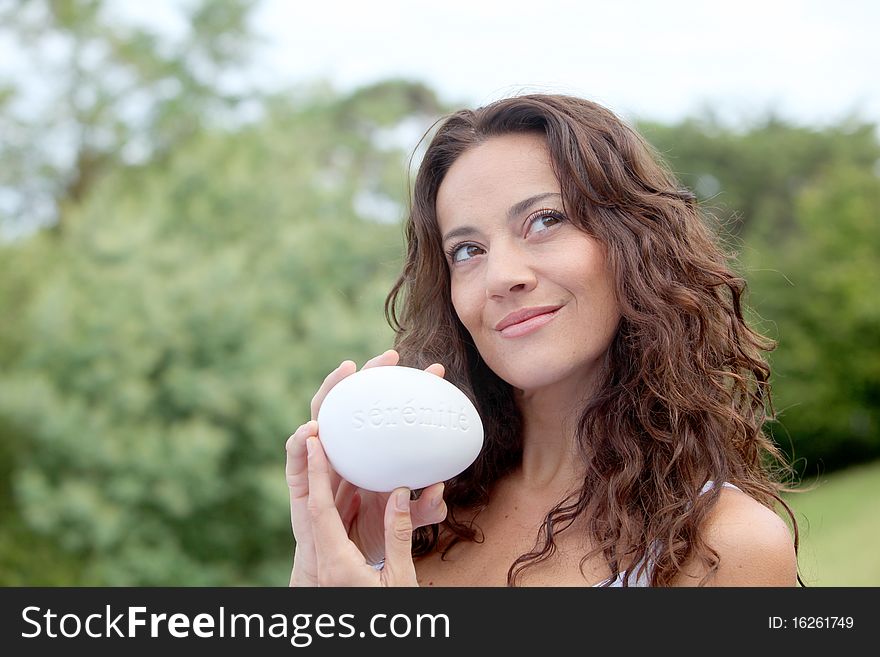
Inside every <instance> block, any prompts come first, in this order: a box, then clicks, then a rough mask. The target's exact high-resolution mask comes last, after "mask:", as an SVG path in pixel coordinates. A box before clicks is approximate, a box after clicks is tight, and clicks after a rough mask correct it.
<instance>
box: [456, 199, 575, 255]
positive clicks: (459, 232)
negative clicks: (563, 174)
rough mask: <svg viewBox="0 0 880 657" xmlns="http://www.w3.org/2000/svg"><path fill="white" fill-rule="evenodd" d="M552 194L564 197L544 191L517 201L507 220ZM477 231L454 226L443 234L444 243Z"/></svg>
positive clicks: (509, 210) (509, 211)
mask: <svg viewBox="0 0 880 657" xmlns="http://www.w3.org/2000/svg"><path fill="white" fill-rule="evenodd" d="M551 196H557V197H559V198H562V194H560V193H559V192H542V193H541V194H535V195H534V196H529V197H528V198H524V199H523V200H522V201H517V202H516V203H514V204H513V205H511V206H510V209H508V211H507V220H508V221H512V220H513V219H516V218H517V217H518V216H519V215H521V214H522V213H523V212H525V211H526V210H528V209H529V208H530V207H532V206H533V205H534V204H535V203H537V202H538V201H543V200H544V199H546V198H550V197H551ZM477 232H478V231H477V229H476V228H474V227H473V226H459V227H458V228H453V229H452V230H450V231H449V232H448V233H446V235H444V236H443V243H444V244H445V243H446V242H448V241H449V240H451V239H452V238H454V237H465V236H467V235H472V234H475V233H477Z"/></svg>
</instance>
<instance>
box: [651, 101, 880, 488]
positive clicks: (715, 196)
mask: <svg viewBox="0 0 880 657" xmlns="http://www.w3.org/2000/svg"><path fill="white" fill-rule="evenodd" d="M640 128H641V129H642V131H643V132H644V133H645V134H646V136H647V137H648V138H649V140H650V141H651V142H652V144H653V145H654V146H655V147H656V148H657V150H658V151H659V152H660V153H661V154H662V155H663V156H664V157H665V158H666V160H667V161H668V162H669V163H670V164H671V165H672V167H673V168H674V169H675V170H676V171H677V172H678V174H679V176H680V178H681V179H682V180H683V181H684V182H685V183H686V184H687V185H688V186H690V187H691V188H692V189H695V190H696V192H697V194H698V195H699V196H700V198H701V201H702V204H703V206H704V208H705V209H706V210H707V213H709V214H710V216H711V217H713V218H714V219H715V221H714V226H715V228H716V230H717V231H718V233H719V234H720V235H722V237H724V238H725V239H726V240H728V242H729V245H730V247H731V249H732V250H733V251H736V252H739V253H740V256H739V259H738V267H739V269H740V271H741V273H742V274H743V275H744V276H745V277H746V279H747V280H748V281H749V289H750V296H749V300H750V305H751V315H750V319H751V321H752V323H753V324H754V325H755V326H756V327H757V328H759V329H760V330H762V331H764V332H765V333H767V334H769V335H770V336H771V337H773V338H774V339H776V340H778V343H779V346H778V348H777V350H776V351H774V352H773V353H771V354H770V356H769V358H770V362H771V365H772V366H773V378H772V383H773V389H774V400H775V403H776V408H777V411H778V412H779V419H778V422H772V423H768V426H767V428H768V429H769V430H770V431H771V432H772V433H773V435H774V438H775V439H776V441H777V442H778V443H779V444H780V446H781V447H782V448H783V449H784V450H785V451H786V452H788V453H789V455H790V456H793V457H794V458H795V459H797V460H798V461H799V464H798V467H799V469H801V470H806V471H807V472H809V473H815V470H816V469H817V468H821V469H828V470H830V469H836V468H840V467H842V466H844V465H847V464H850V463H857V462H861V461H865V460H867V459H871V458H878V457H880V417H878V408H880V357H878V345H880V297H878V295H877V289H878V288H880V221H878V209H880V139H878V127H877V126H876V125H875V124H872V123H867V122H862V121H858V120H855V119H845V120H843V121H841V122H840V123H839V124H837V125H831V126H826V127H824V128H807V127H800V126H793V125H789V124H786V123H785V122H783V121H780V120H778V119H776V118H773V117H770V118H768V119H766V120H763V121H760V122H756V123H755V124H754V125H752V126H743V127H740V128H738V129H734V128H731V127H729V126H724V125H722V124H720V123H719V122H718V121H716V120H714V119H713V118H712V117H711V115H710V116H708V117H702V118H694V119H689V120H686V121H683V122H681V123H679V124H676V125H669V126H663V125H658V124H650V123H646V124H643V125H641V126H640Z"/></svg>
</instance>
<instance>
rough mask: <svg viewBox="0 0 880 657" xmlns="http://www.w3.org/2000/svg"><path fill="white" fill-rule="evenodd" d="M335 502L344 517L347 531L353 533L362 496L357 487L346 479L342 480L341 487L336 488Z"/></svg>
mask: <svg viewBox="0 0 880 657" xmlns="http://www.w3.org/2000/svg"><path fill="white" fill-rule="evenodd" d="M334 502H335V504H336V508H337V509H339V515H340V516H341V517H342V524H343V526H344V527H345V533H346V534H348V535H351V523H352V521H353V520H354V517H355V516H356V515H357V512H358V509H359V508H360V505H361V496H360V493H358V490H357V487H356V486H354V485H353V484H351V483H350V482H348V481H345V480H344V479H343V480H341V482H340V484H339V488H338V489H337V490H336V495H335V500H334Z"/></svg>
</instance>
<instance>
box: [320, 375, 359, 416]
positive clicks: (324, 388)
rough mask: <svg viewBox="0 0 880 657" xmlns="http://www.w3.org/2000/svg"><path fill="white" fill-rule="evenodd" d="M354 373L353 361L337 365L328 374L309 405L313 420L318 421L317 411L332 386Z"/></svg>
mask: <svg viewBox="0 0 880 657" xmlns="http://www.w3.org/2000/svg"><path fill="white" fill-rule="evenodd" d="M356 371H357V365H356V364H355V362H354V361H351V360H344V361H342V362H341V363H340V364H339V367H337V368H336V369H335V370H333V371H332V372H330V374H328V375H327V376H326V377H325V378H324V382H323V383H322V384H321V387H320V388H318V392H316V393H315V396H314V397H312V402H311V404H310V408H311V411H312V419H313V420H317V419H318V411H319V410H320V409H321V404H322V403H323V402H324V398H325V397H326V396H327V393H329V392H330V390H331V389H332V388H333V386H335V385H336V384H337V383H339V382H340V381H342V379H344V378H345V377H347V376H348V375H350V374H354V373H355V372H356Z"/></svg>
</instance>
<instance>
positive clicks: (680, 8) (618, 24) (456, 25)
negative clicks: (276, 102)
mask: <svg viewBox="0 0 880 657" xmlns="http://www.w3.org/2000/svg"><path fill="white" fill-rule="evenodd" d="M256 26H257V28H258V29H259V30H260V31H262V32H263V33H265V35H266V36H267V37H268V38H269V40H270V41H269V47H268V48H267V50H266V51H265V52H264V54H263V57H262V58H261V61H262V62H263V63H264V65H262V66H261V67H260V70H261V72H260V76H261V78H262V84H264V85H267V86H276V85H277V86H283V85H284V84H288V83H290V82H304V81H308V80H314V79H317V78H320V77H323V78H326V79H329V80H331V81H332V82H333V83H334V84H335V85H336V86H337V87H339V88H340V89H350V88H352V87H355V86H359V85H362V84H365V83H368V82H371V81H374V80H378V79H382V78H385V77H389V76H406V77H410V78H414V79H419V80H423V81H425V82H427V83H429V84H430V85H431V86H433V87H434V88H436V89H437V90H438V91H439V92H440V93H441V95H442V97H443V98H444V99H446V100H448V101H450V102H454V103H459V104H462V105H479V104H483V103H486V102H489V101H491V100H494V99H497V98H500V97H502V96H506V95H511V94H513V93H517V92H520V91H555V92H563V93H573V94H577V95H582V96H584V97H587V98H590V99H592V100H595V101H598V102H601V103H603V104H605V105H607V106H609V107H610V108H611V109H613V110H615V111H617V112H618V113H620V114H623V115H624V116H627V117H629V118H634V117H644V118H655V119H660V120H674V119H676V118H680V117H682V116H684V115H686V114H690V113H694V112H695V111H698V110H699V109H700V108H701V107H702V106H703V105H706V104H711V105H713V106H714V107H716V108H717V109H718V110H720V111H721V112H722V115H723V116H725V117H726V118H728V119H732V120H736V119H738V118H742V117H753V116H756V115H761V114H762V113H764V112H766V111H767V110H768V109H770V108H773V109H775V110H776V111H777V113H779V114H781V115H783V116H785V117H787V118H790V119H793V120H795V121H798V122H803V123H826V122H830V121H834V120H837V119H839V118H841V117H843V116H844V115H847V114H849V113H853V112H855V113H857V114H858V115H859V116H861V117H863V118H868V119H870V120H874V121H880V43H878V41H880V2H877V1H875V0H821V1H820V0H801V1H798V0H736V1H735V2H733V1H728V2H715V1H712V0H665V1H663V2H649V1H647V0H632V1H625V0H623V1H618V2H614V1H607V2H596V1H591V2H576V1H574V0H533V1H532V2H521V1H518V0H433V1H431V2H420V1H416V0H412V1H406V0H371V1H369V2H345V1H342V0H324V1H321V0H317V1H309V2H301V1H295V0H263V4H262V6H261V7H260V8H259V10H258V13H257V15H256Z"/></svg>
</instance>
